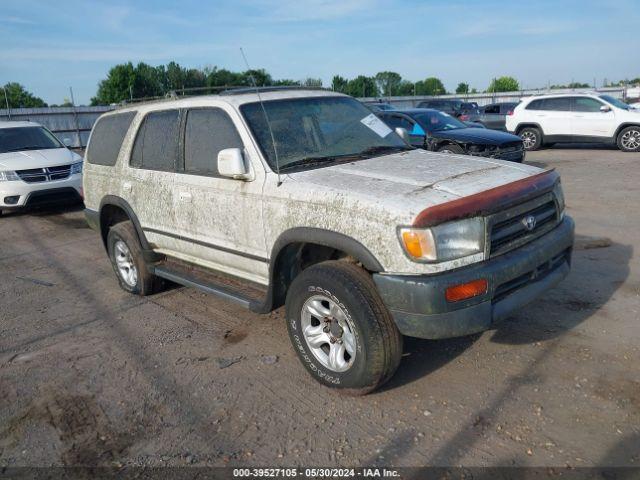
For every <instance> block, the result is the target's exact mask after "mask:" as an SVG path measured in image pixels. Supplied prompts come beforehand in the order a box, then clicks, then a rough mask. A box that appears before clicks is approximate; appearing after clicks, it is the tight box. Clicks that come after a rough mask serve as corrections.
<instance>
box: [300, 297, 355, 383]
mask: <svg viewBox="0 0 640 480" xmlns="http://www.w3.org/2000/svg"><path fill="white" fill-rule="evenodd" d="M301 316H302V322H301V323H302V325H301V326H302V333H303V335H304V339H305V341H306V342H307V346H308V347H309V349H310V350H311V353H313V355H314V356H315V357H316V359H317V360H318V361H319V362H320V363H321V364H322V365H323V366H324V367H325V368H328V369H329V370H332V371H334V372H346V371H347V370H349V368H351V366H352V365H353V362H354V360H355V358H356V336H355V335H354V327H353V325H352V324H351V320H350V318H349V316H348V315H347V314H346V313H345V311H344V310H343V309H342V307H341V306H340V305H338V304H337V303H336V302H335V301H334V300H333V299H331V298H329V297H327V296H325V295H314V296H313V297H311V298H309V299H308V300H307V301H306V302H305V303H304V305H303V306H302V312H301Z"/></svg>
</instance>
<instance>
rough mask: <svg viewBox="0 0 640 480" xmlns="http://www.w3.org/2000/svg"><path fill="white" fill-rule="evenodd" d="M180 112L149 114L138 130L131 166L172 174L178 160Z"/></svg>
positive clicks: (169, 111) (168, 111) (170, 111)
mask: <svg viewBox="0 0 640 480" xmlns="http://www.w3.org/2000/svg"><path fill="white" fill-rule="evenodd" d="M179 120H180V112H179V111H178V110H163V111H160V112H151V113H149V114H148V115H147V116H146V117H145V118H144V120H143V121H142V125H140V128H139V129H138V135H137V136H136V141H135V143H134V145H133V152H132V153H131V162H130V163H131V166H132V167H138V168H144V169H147V170H161V171H166V172H172V171H175V170H176V164H177V160H178V133H179V130H180V121H179Z"/></svg>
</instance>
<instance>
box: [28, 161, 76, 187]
mask: <svg viewBox="0 0 640 480" xmlns="http://www.w3.org/2000/svg"><path fill="white" fill-rule="evenodd" d="M16 174H17V175H18V177H20V179H21V180H22V181H24V182H27V183H41V182H52V181H54V180H64V179H65V178H69V175H70V174H71V165H60V166H57V167H47V168H31V169H29V170H17V171H16Z"/></svg>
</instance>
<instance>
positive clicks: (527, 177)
mask: <svg viewBox="0 0 640 480" xmlns="http://www.w3.org/2000/svg"><path fill="white" fill-rule="evenodd" d="M85 162H86V163H85V173H84V191H85V203H86V206H87V210H86V215H87V220H88V222H89V224H90V225H91V226H92V227H93V228H95V229H96V230H98V231H99V232H100V235H101V238H102V241H103V242H104V246H105V247H106V251H107V254H108V255H109V258H110V260H111V262H112V264H113V269H114V271H115V273H116V276H117V278H118V281H119V282H120V285H121V287H122V288H123V289H124V290H126V291H128V292H131V293H134V294H139V295H149V294H151V293H153V292H154V291H157V289H158V288H159V287H160V286H161V284H162V279H166V280H170V281H173V282H177V283H181V284H184V285H188V286H191V287H195V288H199V289H202V290H204V291H206V292H208V293H212V294H215V295H218V296H221V297H223V298H225V299H227V300H231V301H234V302H236V303H238V304H239V305H241V306H243V307H246V308H250V309H252V310H253V311H255V312H261V313H267V312H270V311H272V310H274V309H276V308H279V307H280V306H282V305H286V323H287V328H288V330H289V336H290V339H291V341H292V343H293V346H294V350H295V352H296V353H297V355H298V356H299V357H300V360H301V361H302V363H303V364H304V366H305V367H306V368H307V369H308V371H309V372H310V373H311V375H313V377H314V378H315V379H317V380H318V381H320V382H322V383H323V384H325V385H329V386H333V387H336V388H341V389H345V390H347V391H350V392H357V393H365V392H368V391H371V390H372V389H374V388H376V387H377V386H379V385H381V384H382V383H384V382H385V381H386V380H388V379H389V378H390V377H391V375H392V374H393V372H394V370H395V369H396V367H397V366H398V363H399V362H400V358H401V356H402V336H401V334H404V335H409V336H414V337H422V338H445V337H455V336H460V335H466V334H470V333H475V332H479V331H482V330H485V329H487V328H490V327H491V325H492V324H493V322H495V321H497V320H499V319H501V318H504V317H506V316H508V315H509V314H510V312H513V311H514V310H517V309H518V308H520V307H521V306H522V305H523V304H525V303H527V302H529V301H531V300H533V299H534V298H536V297H537V296H539V295H540V294H542V293H543V292H544V291H545V290H547V289H549V288H551V287H553V286H554V285H555V284H556V283H557V282H559V281H560V280H561V279H562V278H564V276H565V275H567V273H568V272H569V265H570V258H571V249H572V245H573V222H572V221H571V219H570V218H569V217H567V216H566V215H564V199H563V196H562V188H561V186H560V179H559V176H558V174H557V173H556V172H554V171H552V170H546V171H545V170H541V169H539V168H536V167H533V166H530V165H522V164H516V163H513V162H508V161H501V160H495V159H489V158H480V157H472V156H467V155H448V154H442V153H434V152H427V151H424V150H421V149H414V148H412V147H410V146H408V145H407V144H406V143H405V142H404V141H403V140H402V139H401V138H400V137H399V136H398V135H397V134H396V133H394V132H393V131H392V130H391V129H390V128H389V127H387V126H386V125H385V124H384V123H383V122H382V121H381V120H379V119H378V118H377V117H376V116H375V114H373V113H371V111H370V110H368V109H367V107H365V106H364V105H362V104H361V103H360V102H358V101H357V100H356V99H354V98H351V97H348V96H345V95H340V94H336V93H333V92H325V91H314V90H299V89H298V90H295V89H263V90H262V91H261V94H260V96H258V95H257V94H256V92H255V91H246V90H237V91H231V92H228V93H227V94H221V95H217V96H204V97H197V98H187V99H181V100H171V101H161V102H155V103H148V104H141V105H137V106H136V105H134V106H130V107H127V108H124V109H120V110H116V111H115V112H112V113H108V114H105V115H103V116H102V117H100V119H99V120H98V122H97V123H96V125H95V126H94V128H93V131H92V133H91V138H90V140H89V146H88V148H87V153H86V156H85Z"/></svg>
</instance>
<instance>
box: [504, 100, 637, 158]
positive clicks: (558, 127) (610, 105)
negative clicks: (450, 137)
mask: <svg viewBox="0 0 640 480" xmlns="http://www.w3.org/2000/svg"><path fill="white" fill-rule="evenodd" d="M506 127H507V130H508V131H509V132H513V133H515V134H516V135H519V136H520V137H521V138H522V141H523V143H524V147H525V149H526V150H536V149H538V148H540V147H541V146H542V145H549V144H553V143H561V142H567V143H569V142H570V143H573V142H576V143H588V142H595V143H615V144H617V145H618V148H619V149H620V150H622V151H625V152H638V151H640V111H637V110H634V109H632V108H630V107H629V105H627V104H626V103H624V102H622V101H620V100H618V99H616V98H613V97H611V96H609V95H599V94H591V93H572V94H564V95H544V96H536V97H528V98H525V99H523V100H522V102H521V103H520V104H519V105H518V106H517V107H516V108H515V109H514V110H513V114H512V115H508V116H507V119H506Z"/></svg>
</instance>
